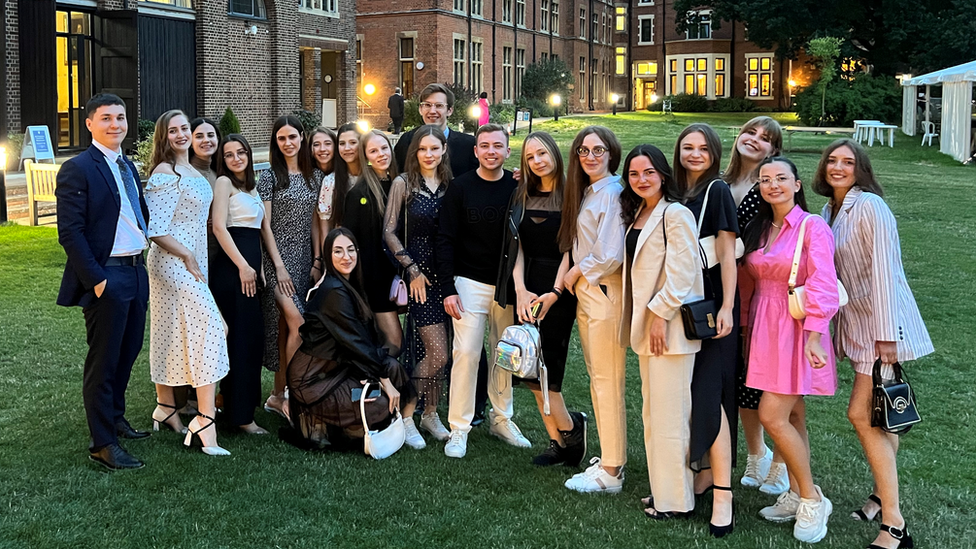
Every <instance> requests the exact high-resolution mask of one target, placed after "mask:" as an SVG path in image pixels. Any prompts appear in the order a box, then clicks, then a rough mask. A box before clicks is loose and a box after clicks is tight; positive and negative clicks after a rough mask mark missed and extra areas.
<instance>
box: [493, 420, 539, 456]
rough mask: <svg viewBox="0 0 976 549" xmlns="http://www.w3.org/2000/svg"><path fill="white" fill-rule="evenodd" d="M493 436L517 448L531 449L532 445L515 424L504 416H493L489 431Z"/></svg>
mask: <svg viewBox="0 0 976 549" xmlns="http://www.w3.org/2000/svg"><path fill="white" fill-rule="evenodd" d="M488 430H489V432H491V434H493V435H495V436H496V437H498V438H500V439H502V440H504V441H505V442H507V443H509V444H511V445H512V446H515V447H517V448H531V447H532V443H531V442H529V439H527V438H525V435H523V434H522V431H520V430H519V428H518V425H515V422H514V421H512V420H510V419H508V418H505V417H503V416H500V415H499V416H496V415H495V414H494V413H492V414H491V427H490V428H489V429H488Z"/></svg>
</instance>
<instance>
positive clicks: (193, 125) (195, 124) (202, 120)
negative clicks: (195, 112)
mask: <svg viewBox="0 0 976 549" xmlns="http://www.w3.org/2000/svg"><path fill="white" fill-rule="evenodd" d="M204 124H210V126H211V127H212V128H213V129H214V133H216V134H217V143H220V140H221V135H220V128H218V127H217V123H216V122H214V121H213V120H211V119H209V118H206V117H203V116H201V117H198V118H194V119H193V120H190V161H191V162H192V161H193V158H194V157H195V156H196V152H195V151H194V150H193V132H195V131H197V128H199V127H200V126H202V125H204ZM217 150H218V151H219V150H220V148H219V147H218V148H217ZM210 170H211V171H213V172H215V173H216V172H217V153H214V154H213V156H211V157H210Z"/></svg>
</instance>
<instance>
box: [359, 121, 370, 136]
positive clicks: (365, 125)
mask: <svg viewBox="0 0 976 549" xmlns="http://www.w3.org/2000/svg"><path fill="white" fill-rule="evenodd" d="M356 126H358V127H359V133H366V132H368V131H369V122H368V121H367V120H357V121H356Z"/></svg>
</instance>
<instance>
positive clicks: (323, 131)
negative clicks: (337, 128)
mask: <svg viewBox="0 0 976 549" xmlns="http://www.w3.org/2000/svg"><path fill="white" fill-rule="evenodd" d="M320 133H321V134H324V135H325V136H326V137H328V138H329V140H330V141H332V159H331V160H329V165H328V166H327V167H326V169H325V170H323V169H322V167H321V166H319V163H318V160H316V159H315V152H314V151H313V150H312V141H314V140H315V136H316V135H318V134H320ZM305 149H306V150H307V151H308V156H309V157H310V160H311V163H312V168H313V169H315V168H318V169H319V170H320V171H321V172H322V173H324V174H325V175H329V174H330V173H332V172H333V171H335V157H336V155H337V154H339V143H338V140H337V139H336V134H335V132H333V131H332V130H330V129H329V128H325V127H322V126H319V127H317V128H315V129H314V130H312V131H311V132H309V134H308V137H306V138H305Z"/></svg>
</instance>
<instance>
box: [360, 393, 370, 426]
mask: <svg viewBox="0 0 976 549" xmlns="http://www.w3.org/2000/svg"><path fill="white" fill-rule="evenodd" d="M370 385H372V384H371V383H366V385H363V392H362V394H361V395H359V414H360V416H361V417H362V419H363V432H364V433H368V432H369V424H368V423H366V395H368V394H369V386H370Z"/></svg>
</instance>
